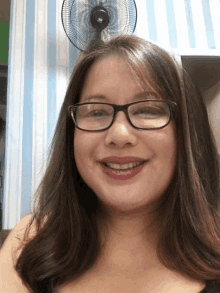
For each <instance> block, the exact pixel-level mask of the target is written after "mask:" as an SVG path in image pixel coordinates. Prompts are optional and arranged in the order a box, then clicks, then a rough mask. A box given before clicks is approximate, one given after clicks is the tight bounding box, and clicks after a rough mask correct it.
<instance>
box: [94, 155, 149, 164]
mask: <svg viewBox="0 0 220 293" xmlns="http://www.w3.org/2000/svg"><path fill="white" fill-rule="evenodd" d="M100 161H101V163H112V164H126V163H134V162H144V161H147V160H146V159H144V158H140V157H115V156H114V157H105V158H103V159H102V160H100Z"/></svg>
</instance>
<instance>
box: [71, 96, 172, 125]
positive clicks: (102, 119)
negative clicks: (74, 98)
mask: <svg viewBox="0 0 220 293" xmlns="http://www.w3.org/2000/svg"><path fill="white" fill-rule="evenodd" d="M175 107H177V104H176V103H175V102H172V101H167V100H144V101H138V102H133V103H129V104H125V105H115V104H108V103H97V102H94V103H82V104H75V105H72V106H69V107H68V113H69V114H70V115H71V117H72V119H73V121H74V123H75V125H76V127H77V128H78V129H81V130H84V131H102V130H106V129H108V128H110V127H111V126H112V124H113V123H114V120H115V117H116V114H117V113H118V112H119V111H123V112H124V113H125V114H126V117H127V119H128V121H129V122H130V124H131V125H132V126H133V127H134V128H138V129H159V128H163V127H165V126H166V125H167V124H168V123H169V122H170V120H171V119H172V118H173V117H174V109H175Z"/></svg>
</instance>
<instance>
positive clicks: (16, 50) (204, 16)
mask: <svg viewBox="0 0 220 293" xmlns="http://www.w3.org/2000/svg"><path fill="white" fill-rule="evenodd" d="M117 1H119V0H117ZM62 3H63V1H62V0H12V1H11V14H10V19H11V25H10V39H9V58H8V66H9V67H8V89H7V116H6V122H7V126H6V161H5V166H6V172H5V179H4V186H5V189H4V202H3V229H11V228H13V227H15V225H16V224H17V223H18V222H19V221H20V219H21V218H23V217H24V216H25V215H27V214H29V213H30V212H31V197H32V195H33V193H34V191H35V190H36V189H37V187H38V185H39V183H40V179H41V177H42V174H43V171H44V170H45V163H46V155H47V151H48V145H49V143H50V141H51V139H52V136H53V132H54V128H55V125H56V121H57V118H58V115H59V111H60V107H61V105H62V102H63V99H64V96H65V92H66V87H67V84H68V80H69V78H70V73H71V72H72V70H73V68H74V62H75V60H76V59H77V57H78V56H79V54H80V51H79V50H78V49H76V48H75V47H74V46H73V45H72V44H71V43H70V42H69V39H68V38H67V36H66V35H65V32H64V30H63V27H62V22H61V7H62ZM136 5H137V10H138V12H137V14H138V19H137V26H136V30H135V32H134V34H136V35H138V36H140V37H142V38H145V39H148V40H151V41H152V42H155V43H157V44H158V45H160V46H162V47H164V48H165V49H167V50H169V51H171V52H173V53H175V54H177V55H184V54H185V55H207V56H208V55H213V56H220V38H219V27H220V23H219V15H220V3H219V1H218V0H209V1H208V0H193V1H192V0H178V1H174V0H136ZM75 13H76V15H75V17H77V11H76V12H75Z"/></svg>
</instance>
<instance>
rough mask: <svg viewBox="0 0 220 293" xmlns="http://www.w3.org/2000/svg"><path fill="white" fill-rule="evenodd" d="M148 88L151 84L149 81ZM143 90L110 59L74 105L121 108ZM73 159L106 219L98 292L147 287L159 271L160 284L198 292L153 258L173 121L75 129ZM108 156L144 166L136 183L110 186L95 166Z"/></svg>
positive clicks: (171, 155)
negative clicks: (92, 100)
mask: <svg viewBox="0 0 220 293" xmlns="http://www.w3.org/2000/svg"><path fill="white" fill-rule="evenodd" d="M149 84H152V83H150V77H149ZM146 89H149V90H150V91H152V90H154V89H152V88H149V85H148V86H147V85H143V84H141V83H137V82H136V81H135V79H134V76H133V75H132V73H131V71H130V70H129V67H128V66H127V65H126V63H125V62H124V61H123V59H121V58H119V57H117V56H111V57H108V58H105V59H102V60H99V61H97V62H96V63H95V64H93V66H92V67H91V68H90V70H89V72H88V74H87V77H86V80H85V84H84V87H83V90H82V93H81V96H80V101H79V102H80V103H82V102H85V100H86V98H87V97H88V96H89V95H93V94H103V95H105V96H107V99H108V100H107V101H106V103H107V102H109V103H113V104H120V105H123V104H126V103H130V102H132V101H133V100H132V99H133V97H134V95H136V94H138V93H140V92H143V91H145V90H146ZM161 98H162V97H161ZM100 102H104V101H101V100H100ZM74 155H75V160H76V165H77V168H78V171H79V173H80V175H81V176H82V178H83V180H84V181H85V182H86V183H87V184H88V185H89V186H90V188H92V190H93V191H94V192H95V194H96V195H97V197H98V199H99V200H100V202H101V203H102V206H103V209H104V211H105V215H106V216H107V224H106V225H103V223H102V222H101V221H100V233H101V235H105V237H104V240H105V241H104V242H103V243H104V244H105V245H104V246H103V251H102V254H101V257H100V259H99V261H98V262H97V266H96V268H95V269H93V272H94V273H92V275H91V280H94V279H96V278H95V276H97V275H99V276H103V280H105V283H104V284H102V285H100V284H99V285H97V286H99V287H100V288H101V287H102V286H110V284H112V280H115V277H116V276H118V275H119V274H120V278H119V279H120V282H121V284H122V286H123V288H127V287H126V286H128V287H129V286H130V283H129V284H128V283H127V280H128V279H129V280H132V282H133V281H134V280H137V279H138V280H139V281H140V279H141V277H143V287H146V284H152V278H153V277H155V278H157V276H158V272H159V271H160V273H161V274H160V278H161V282H163V280H164V282H165V283H167V282H169V281H168V280H169V279H170V280H173V282H174V280H175V282H177V283H178V284H179V286H180V287H181V286H182V287H183V288H186V284H187V281H188V285H189V287H190V288H194V289H195V291H190V292H199V290H198V289H200V288H201V289H202V288H203V287H204V283H198V282H197V283H194V282H193V281H192V280H191V281H189V280H187V281H186V279H185V278H182V277H181V276H180V275H178V274H175V273H173V272H172V273H171V272H170V271H168V270H167V269H166V268H165V267H163V266H162V264H161V263H160V262H159V260H158V258H157V255H156V244H157V235H158V234H157V227H158V224H155V223H153V220H154V216H152V215H153V214H151V215H150V213H149V212H150V211H152V209H153V207H154V206H155V204H156V202H157V200H158V198H160V197H161V195H162V194H163V193H164V192H165V191H166V189H167V187H168V185H169V183H170V181H171V179H172V177H173V174H174V170H175V165H176V156H177V141H176V135H175V124H174V121H170V123H169V124H168V125H167V126H166V127H164V128H162V129H155V130H150V131H149V130H141V129H136V128H134V127H132V126H131V125H130V123H129V122H128V120H127V118H126V116H125V113H123V112H119V113H118V114H117V116H116V120H115V122H114V124H113V125H112V126H111V127H110V128H109V129H107V130H104V131H102V132H86V131H81V130H79V129H77V128H75V134H74ZM107 156H122V157H124V156H137V157H140V158H143V159H144V160H146V159H149V162H148V164H147V165H146V166H145V167H144V168H143V169H142V171H141V172H140V173H139V174H138V175H136V176H135V177H133V178H131V179H128V180H115V179H112V178H109V177H108V176H106V175H105V174H104V173H103V171H102V169H101V166H100V163H99V161H100V160H102V159H103V158H104V157H107ZM106 231H107V232H106ZM122 272H123V273H122ZM122 274H123V277H125V280H124V281H123V277H122ZM106 276H107V277H106ZM100 279H101V277H100ZM109 279H111V281H109V283H108V281H107V280H109ZM181 282H182V283H181ZM94 286H95V285H94ZM193 286H194V287H193ZM160 290H161V289H160ZM160 290H159V291H160ZM184 290H185V289H184ZM197 290H198V291H197ZM119 291H120V290H119ZM159 291H158V292H159ZM113 292H116V291H115V289H114V290H113ZM133 292H135V288H134V289H133ZM139 292H140V291H139ZM155 292H156V291H155ZM160 292H162V291H160ZM166 292H168V291H166ZM181 292H185V291H181Z"/></svg>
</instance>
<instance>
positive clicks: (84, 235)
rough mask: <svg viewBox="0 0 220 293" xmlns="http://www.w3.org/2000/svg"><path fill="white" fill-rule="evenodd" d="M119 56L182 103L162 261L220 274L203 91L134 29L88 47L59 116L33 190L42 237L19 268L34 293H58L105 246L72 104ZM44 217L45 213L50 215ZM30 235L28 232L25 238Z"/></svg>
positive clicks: (192, 272) (166, 197) (163, 208)
mask: <svg viewBox="0 0 220 293" xmlns="http://www.w3.org/2000/svg"><path fill="white" fill-rule="evenodd" d="M110 55H117V56H120V57H121V58H123V60H125V61H126V62H127V64H129V66H130V68H131V70H132V72H133V73H134V74H135V75H136V76H138V77H139V78H140V79H142V80H144V81H145V82H147V80H145V76H144V70H145V69H147V70H148V72H150V73H151V75H152V77H153V81H154V82H155V85H154V86H155V87H157V88H158V90H160V91H162V93H163V96H164V98H165V99H167V100H171V101H174V102H176V103H177V105H178V108H177V109H176V110H175V115H174V118H173V119H174V121H175V125H176V135H177V142H178V154H177V164H176V169H175V173H174V176H173V178H172V181H171V182H170V185H169V187H168V188H167V190H166V192H165V193H164V194H163V195H162V196H161V198H160V202H159V205H158V215H159V217H160V220H161V221H160V222H161V223H162V224H161V232H160V238H159V242H158V247H157V253H158V257H159V259H160V261H161V263H162V264H164V266H166V267H167V268H169V269H172V270H176V271H178V272H180V273H182V274H185V275H187V276H189V277H190V278H194V279H196V280H199V281H208V280H220V228H219V226H220V225H219V223H220V216H219V215H220V211H219V209H220V190H219V167H220V166H219V156H218V151H217V146H216V141H215V138H214V135H213V132H212V129H211V127H210V123H209V118H208V114H207V109H206V107H205V104H204V100H203V97H202V95H201V93H200V91H199V90H198V88H197V87H196V86H194V85H193V83H192V82H191V79H190V77H189V76H188V74H187V73H186V72H185V70H184V69H183V68H181V66H180V65H179V64H178V63H177V62H176V61H175V59H174V58H173V57H172V56H171V55H170V54H169V53H167V52H166V51H165V50H163V49H161V48H160V47H158V46H156V45H154V44H152V43H151V42H148V41H146V40H144V39H141V38H139V37H137V36H135V35H131V36H118V37H116V38H114V39H113V40H111V41H109V42H102V43H99V44H96V45H95V46H93V47H89V48H88V49H87V50H86V52H83V53H82V54H81V55H80V58H79V59H78V61H77V63H76V66H75V68H74V71H73V73H72V76H71V80H70V83H69V86H68V89H67V92H66V96H65V99H64V102H63V105H62V108H61V111H60V114H59V119H58V122H57V125H56V129H55V133H54V136H53V140H52V142H51V145H50V154H49V156H48V163H47V168H46V172H45V174H44V177H43V179H42V181H41V184H40V185H39V187H38V189H37V191H36V193H35V195H34V209H33V211H32V215H33V218H32V220H31V221H30V223H29V225H28V227H27V229H26V233H25V235H26V236H27V233H28V231H29V229H30V226H31V225H32V223H33V222H35V223H36V229H37V230H36V235H35V236H34V237H32V239H29V241H28V239H27V238H26V240H25V241H24V242H26V243H24V242H23V247H22V250H21V254H20V255H19V257H18V259H17V262H16V266H15V269H16V271H17V273H18V274H19V276H20V278H21V279H22V280H23V282H24V284H25V285H26V286H27V288H28V289H29V290H30V291H31V292H36V293H37V292H53V290H54V289H55V288H57V287H58V286H61V285H62V284H65V283H68V282H69V281H71V280H74V279H76V278H78V277H80V276H82V275H83V274H84V273H85V272H87V271H88V270H89V269H90V268H91V267H92V266H93V265H94V264H95V262H96V260H97V258H98V256H99V255H100V251H101V249H100V248H101V244H100V235H99V233H98V225H97V215H98V214H99V213H100V212H101V207H100V204H99V201H98V199H97V196H96V195H95V194H94V192H93V191H92V190H91V189H90V188H89V187H88V186H87V184H86V183H85V182H84V181H83V180H82V178H81V176H80V174H79V173H78V171H77V167H76V164H75V159H74V153H73V140H74V131H75V125H74V123H73V120H72V118H71V117H70V113H68V106H69V105H73V104H76V103H77V102H78V101H79V97H80V93H81V89H82V86H83V84H84V81H85V77H86V74H87V72H88V70H89V68H90V67H91V65H92V64H94V62H95V61H97V60H99V59H100V58H105V57H107V56H110ZM45 218H46V219H47V220H46V221H45ZM26 236H25V237H26Z"/></svg>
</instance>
